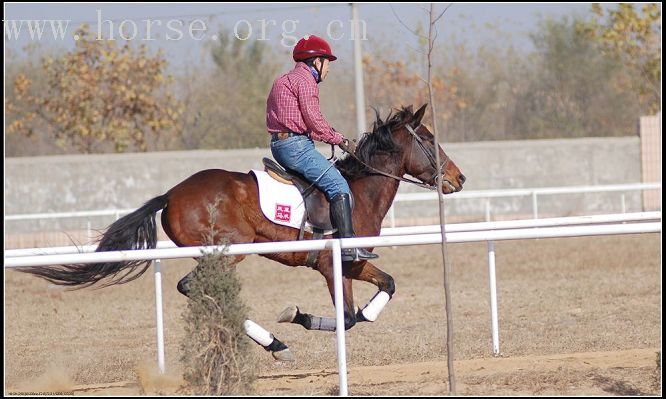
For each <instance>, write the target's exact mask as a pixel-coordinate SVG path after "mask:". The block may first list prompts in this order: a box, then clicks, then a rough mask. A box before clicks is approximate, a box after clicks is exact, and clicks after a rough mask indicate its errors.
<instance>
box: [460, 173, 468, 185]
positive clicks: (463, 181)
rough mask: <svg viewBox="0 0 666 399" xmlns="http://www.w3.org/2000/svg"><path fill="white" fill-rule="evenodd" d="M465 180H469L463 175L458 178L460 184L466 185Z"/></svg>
mask: <svg viewBox="0 0 666 399" xmlns="http://www.w3.org/2000/svg"><path fill="white" fill-rule="evenodd" d="M465 180H467V178H466V177H465V175H463V174H462V173H461V174H460V176H459V177H458V181H459V182H460V184H465Z"/></svg>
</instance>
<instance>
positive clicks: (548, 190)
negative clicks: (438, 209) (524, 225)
mask: <svg viewBox="0 0 666 399" xmlns="http://www.w3.org/2000/svg"><path fill="white" fill-rule="evenodd" d="M658 189H661V183H631V184H612V185H598V186H569V187H541V188H518V189H502V190H477V191H460V192H457V193H453V194H450V195H446V196H445V197H444V200H445V201H447V200H448V201H450V200H457V199H484V198H485V199H486V200H487V201H486V205H485V206H486V215H489V214H490V199H491V198H506V197H532V217H533V218H534V219H538V217H539V200H538V198H539V196H544V195H557V194H588V193H602V192H621V195H620V209H621V212H622V213H625V212H626V210H627V205H626V198H625V193H626V192H630V191H644V190H658ZM436 200H437V193H432V192H423V193H399V194H397V195H396V196H395V199H394V200H393V205H392V206H391V208H390V209H389V214H388V217H389V220H390V226H391V227H395V205H396V203H400V202H414V201H436Z"/></svg>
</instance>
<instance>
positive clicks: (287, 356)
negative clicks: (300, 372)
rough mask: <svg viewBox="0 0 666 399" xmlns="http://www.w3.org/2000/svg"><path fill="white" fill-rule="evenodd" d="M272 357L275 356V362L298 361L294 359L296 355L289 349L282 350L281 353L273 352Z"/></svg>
mask: <svg viewBox="0 0 666 399" xmlns="http://www.w3.org/2000/svg"><path fill="white" fill-rule="evenodd" d="M271 355H273V357H274V358H275V360H279V361H281V362H293V361H295V360H296V358H295V357H294V354H293V353H291V351H290V350H289V348H287V349H282V350H281V351H275V352H271Z"/></svg>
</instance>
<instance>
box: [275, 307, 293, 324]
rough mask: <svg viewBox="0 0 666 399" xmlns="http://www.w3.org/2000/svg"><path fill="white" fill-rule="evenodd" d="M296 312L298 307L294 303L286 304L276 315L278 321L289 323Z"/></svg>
mask: <svg viewBox="0 0 666 399" xmlns="http://www.w3.org/2000/svg"><path fill="white" fill-rule="evenodd" d="M297 314H298V307H297V306H294V305H290V306H287V307H286V308H285V309H284V310H283V311H282V313H280V315H279V316H278V320H277V321H278V323H291V322H293V321H294V319H295V318H296V315H297Z"/></svg>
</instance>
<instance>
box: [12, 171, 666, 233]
mask: <svg viewBox="0 0 666 399" xmlns="http://www.w3.org/2000/svg"><path fill="white" fill-rule="evenodd" d="M658 189H661V183H632V184H613V185H597V186H570V187H542V188H520V189H503V190H477V191H461V192H458V193H453V194H450V195H447V196H445V197H444V199H445V201H450V200H457V199H484V198H485V199H486V200H487V201H486V215H488V214H490V200H491V199H492V198H507V197H532V216H533V218H534V219H537V218H538V210H539V203H538V198H539V196H544V195H557V194H586V193H600V192H621V195H620V208H621V212H622V213H625V212H626V200H625V194H626V193H627V192H631V191H643V190H658ZM436 200H437V193H432V192H423V193H399V194H397V195H396V197H395V199H394V205H393V206H392V207H391V208H390V209H389V214H388V218H389V224H390V226H391V227H395V204H396V203H404V202H415V201H436ZM134 210H135V209H103V210H93V211H80V212H54V213H33V214H15V215H6V216H5V222H8V221H28V220H45V219H71V218H88V219H89V220H88V221H87V229H88V237H91V234H90V233H91V225H90V218H91V217H99V216H114V217H115V218H116V219H118V218H120V216H122V215H126V214H128V213H130V212H133V211H134Z"/></svg>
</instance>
